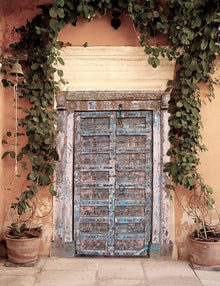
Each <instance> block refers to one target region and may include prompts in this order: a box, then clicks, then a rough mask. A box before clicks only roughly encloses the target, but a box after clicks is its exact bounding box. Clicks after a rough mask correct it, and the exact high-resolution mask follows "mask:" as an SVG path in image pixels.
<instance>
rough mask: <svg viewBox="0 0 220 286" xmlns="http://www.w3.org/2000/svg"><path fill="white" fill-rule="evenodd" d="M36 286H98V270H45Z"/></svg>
mask: <svg viewBox="0 0 220 286" xmlns="http://www.w3.org/2000/svg"><path fill="white" fill-rule="evenodd" d="M34 286H96V271H43V272H42V273H41V274H40V275H39V277H38V279H37V282H36V284H34Z"/></svg>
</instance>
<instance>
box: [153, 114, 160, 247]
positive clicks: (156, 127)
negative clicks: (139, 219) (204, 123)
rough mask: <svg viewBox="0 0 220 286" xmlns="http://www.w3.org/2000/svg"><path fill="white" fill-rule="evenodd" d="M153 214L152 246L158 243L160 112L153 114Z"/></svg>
mask: <svg viewBox="0 0 220 286" xmlns="http://www.w3.org/2000/svg"><path fill="white" fill-rule="evenodd" d="M153 162H154V168H153V190H154V191H153V213H152V244H157V243H160V235H161V234H160V218H161V213H160V203H161V137H160V111H154V112H153Z"/></svg>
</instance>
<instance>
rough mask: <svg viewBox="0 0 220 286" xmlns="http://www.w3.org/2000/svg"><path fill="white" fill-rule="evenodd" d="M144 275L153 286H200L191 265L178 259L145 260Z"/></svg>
mask: <svg viewBox="0 0 220 286" xmlns="http://www.w3.org/2000/svg"><path fill="white" fill-rule="evenodd" d="M143 268H144V271H145V275H146V277H147V279H148V281H149V283H150V285H153V286H161V285H164V283H166V286H176V285H178V286H188V285H189V286H202V283H201V282H200V281H199V279H198V278H197V277H196V275H195V273H194V272H193V270H192V269H191V267H190V266H189V265H188V264H187V263H185V262H180V261H178V262H177V261H145V262H143Z"/></svg>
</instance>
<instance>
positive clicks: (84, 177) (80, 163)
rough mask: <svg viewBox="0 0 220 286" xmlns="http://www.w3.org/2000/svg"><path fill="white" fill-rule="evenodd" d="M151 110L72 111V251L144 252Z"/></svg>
mask: <svg viewBox="0 0 220 286" xmlns="http://www.w3.org/2000/svg"><path fill="white" fill-rule="evenodd" d="M152 130H153V129H152V111H118V112H116V111H108V112H101V111H100V112H93V111H91V112H89V111H87V112H75V157H74V160H75V161H74V239H75V240H76V252H77V254H87V255H115V256H118V255H144V256H147V255H148V247H149V242H150V238H151V214H152Z"/></svg>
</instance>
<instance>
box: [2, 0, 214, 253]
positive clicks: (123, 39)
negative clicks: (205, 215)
mask: <svg viewBox="0 0 220 286" xmlns="http://www.w3.org/2000/svg"><path fill="white" fill-rule="evenodd" d="M2 2H4V5H3V8H4V9H3V10H4V14H5V18H3V17H1V18H0V19H1V20H4V25H3V26H4V27H5V29H4V33H3V34H4V37H3V40H4V45H5V46H7V45H8V44H9V43H11V42H14V41H16V39H17V38H16V37H17V35H15V34H14V33H12V32H11V31H12V29H13V27H14V26H15V27H17V26H20V25H24V24H25V23H26V20H27V19H29V20H31V19H32V18H33V16H34V15H36V13H37V9H36V8H35V7H36V5H38V4H40V3H42V2H45V3H46V2H48V1H46V0H45V1H38V0H32V1H30V0H23V1H20V2H19V1H15V0H9V1H0V3H2ZM110 21H111V14H110V13H107V14H106V15H105V16H103V17H102V18H99V17H98V16H96V17H95V18H94V19H93V20H92V22H91V23H88V22H87V21H85V20H82V19H81V20H79V22H78V24H77V27H73V26H71V25H69V24H67V25H66V27H65V28H64V29H63V30H62V31H61V32H60V34H59V40H63V41H65V42H67V41H68V42H70V43H72V45H73V46H80V47H82V45H83V44H84V43H85V42H87V43H88V46H89V47H94V46H113V47H115V46H133V47H135V46H139V43H138V39H137V37H138V35H137V34H136V32H135V31H134V29H133V25H132V23H131V20H130V19H129V17H128V16H123V17H122V26H121V27H120V28H119V29H118V30H114V29H113V28H112V27H111V25H110ZM0 27H2V25H0ZM1 36H2V31H1V28H0V42H1ZM158 41H159V42H160V44H163V45H164V44H166V41H165V40H164V38H161V39H159V40H158ZM152 44H155V43H154V42H153V41H152ZM201 91H202V94H204V93H205V92H206V88H205V87H204V86H201ZM219 92H220V91H219V87H216V99H215V100H213V102H212V103H207V105H206V106H203V108H202V118H203V122H204V129H203V130H202V134H203V138H204V143H205V144H206V145H207V147H208V149H209V151H208V152H206V153H204V154H201V163H202V164H201V172H202V174H203V175H204V178H205V180H206V181H207V182H208V183H210V185H212V186H213V187H214V190H215V194H214V197H215V199H216V207H217V208H218V209H219V208H220V192H219V188H220V183H219V180H218V171H219V169H220V165H219V164H220V163H219V162H220V160H219V157H220V152H219V150H220V149H219V146H220V127H219V119H220V97H219ZM5 93H6V94H5V96H4V97H3V96H2V94H3V90H2V88H1V85H0V96H1V97H0V116H1V117H0V135H1V133H3V134H4V133H5V132H6V131H7V130H9V129H13V128H14V121H13V117H14V108H13V90H10V89H9V90H7V91H5ZM20 103H21V104H22V105H26V106H27V103H26V101H25V100H24V101H20ZM4 107H7V108H4ZM23 140H25V139H23ZM1 148H2V147H1ZM0 164H1V165H0V167H1V168H0V179H1V190H0V239H1V238H2V237H3V229H4V231H5V230H6V227H7V225H8V224H9V222H10V216H9V206H10V203H11V202H12V201H13V200H14V198H15V196H18V195H19V193H20V191H21V189H22V186H23V184H25V181H26V174H25V173H22V177H21V179H16V181H14V180H13V177H14V176H13V170H14V162H13V161H12V160H10V159H9V158H8V159H6V160H4V161H3V162H2V161H1V163H0ZM11 181H13V184H12V187H11V190H5V188H6V187H7V186H8V185H9V184H10V182H11ZM47 193H48V192H47V191H44V192H42V194H41V196H39V198H38V200H39V204H40V205H42V207H41V209H40V214H41V215H43V214H45V212H47V211H49V210H50V208H51V206H52V201H51V198H50V197H49V196H47ZM177 195H178V196H176V195H174V200H175V224H174V225H173V229H174V227H175V233H176V242H177V246H178V253H179V257H180V258H186V257H187V248H186V242H185V237H186V236H187V234H188V233H189V229H190V228H189V226H190V225H191V224H192V221H191V220H190V219H189V218H188V216H187V214H186V213H185V212H184V210H183V209H182V207H181V205H183V207H184V205H185V204H186V198H187V196H189V192H187V191H185V190H180V189H179V190H177ZM178 199H179V201H181V205H180V203H179V201H178ZM52 221H53V220H52V212H51V213H50V214H49V215H48V216H47V217H46V218H38V220H37V222H38V223H42V224H43V225H44V236H43V238H42V243H41V255H48V254H49V250H50V242H51V239H52V232H53V222H52ZM2 228H3V229H2Z"/></svg>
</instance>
